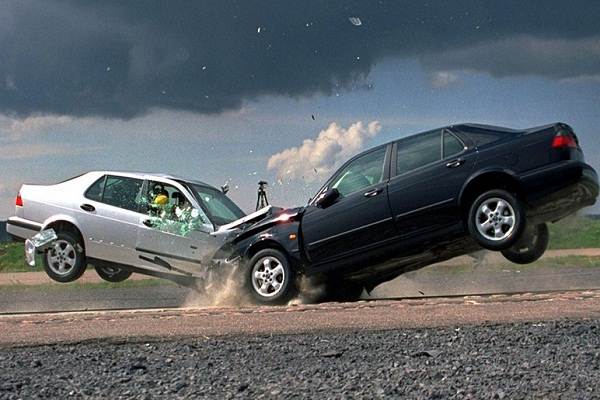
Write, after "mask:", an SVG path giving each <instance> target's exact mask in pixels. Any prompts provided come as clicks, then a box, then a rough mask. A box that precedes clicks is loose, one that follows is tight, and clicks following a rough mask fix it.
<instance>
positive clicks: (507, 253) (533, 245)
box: [502, 224, 550, 264]
mask: <svg viewBox="0 0 600 400" xmlns="http://www.w3.org/2000/svg"><path fill="white" fill-rule="evenodd" d="M549 239H550V235H549V233H548V226H547V225H546V224H539V225H535V226H533V227H531V228H529V227H528V228H526V229H525V231H524V232H523V235H522V236H521V238H520V239H519V240H518V241H517V243H515V244H514V245H513V246H512V247H510V248H508V249H506V250H503V251H502V255H503V256H504V257H505V258H506V259H507V260H508V261H511V262H514V263H515V264H530V263H532V262H534V261H536V260H538V259H539V258H540V257H541V256H543V255H544V253H545V252H546V249H547V248H548V241H549Z"/></svg>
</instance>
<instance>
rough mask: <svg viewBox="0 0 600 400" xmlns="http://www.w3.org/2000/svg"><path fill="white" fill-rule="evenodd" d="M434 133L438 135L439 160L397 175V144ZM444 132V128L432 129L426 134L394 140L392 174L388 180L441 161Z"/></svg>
mask: <svg viewBox="0 0 600 400" xmlns="http://www.w3.org/2000/svg"><path fill="white" fill-rule="evenodd" d="M436 131H437V132H438V134H439V135H440V158H439V159H438V160H436V161H432V162H430V163H427V164H424V165H421V166H420V167H417V168H414V169H411V170H410V171H406V172H403V173H401V174H398V164H397V163H398V144H399V143H401V142H402V141H403V140H407V139H411V138H414V137H417V136H426V135H428V134H430V133H432V132H436ZM444 131H445V129H444V128H437V129H432V130H430V131H426V132H423V133H419V134H417V135H411V136H407V137H404V138H402V139H398V140H396V141H395V142H394V143H393V149H392V160H391V164H390V168H391V169H392V171H393V173H392V174H391V178H390V179H395V178H398V177H401V176H407V175H409V174H412V173H413V172H415V171H419V170H422V169H425V168H428V167H430V166H432V165H435V164H437V163H439V162H440V161H442V160H443V158H442V157H443V155H444V153H443V148H442V147H443V141H444V135H443V133H444Z"/></svg>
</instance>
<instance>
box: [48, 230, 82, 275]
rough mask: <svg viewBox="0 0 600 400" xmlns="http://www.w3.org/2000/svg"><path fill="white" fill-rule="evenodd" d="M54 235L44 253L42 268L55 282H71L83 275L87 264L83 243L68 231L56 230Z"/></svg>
mask: <svg viewBox="0 0 600 400" xmlns="http://www.w3.org/2000/svg"><path fill="white" fill-rule="evenodd" d="M56 237H57V239H56V240H55V241H54V243H53V244H52V247H50V248H49V249H48V250H46V252H45V254H44V259H43V260H44V270H45V271H46V274H48V276H49V277H50V278H52V279H53V280H55V281H57V282H62V283H67V282H72V281H74V280H76V279H78V278H79V277H80V276H81V275H83V273H84V272H85V268H86V266H87V262H86V259H85V252H84V251H83V245H82V243H80V242H79V239H77V237H76V236H75V235H73V234H72V233H70V232H58V233H57V234H56Z"/></svg>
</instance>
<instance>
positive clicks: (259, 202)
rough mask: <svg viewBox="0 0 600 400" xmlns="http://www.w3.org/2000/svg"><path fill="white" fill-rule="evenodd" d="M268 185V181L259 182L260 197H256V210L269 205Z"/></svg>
mask: <svg viewBox="0 0 600 400" xmlns="http://www.w3.org/2000/svg"><path fill="white" fill-rule="evenodd" d="M267 185H268V183H267V182H266V181H259V182H258V198H257V199H256V211H258V210H260V209H261V208H264V207H266V206H268V205H269V200H268V199H267V190H266V189H267Z"/></svg>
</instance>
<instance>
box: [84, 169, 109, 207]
mask: <svg viewBox="0 0 600 400" xmlns="http://www.w3.org/2000/svg"><path fill="white" fill-rule="evenodd" d="M105 179H106V175H104V176H103V177H102V178H100V179H98V180H97V181H96V182H94V183H93V184H92V186H90V187H89V188H88V190H86V191H85V194H84V196H85V197H86V198H88V199H90V200H94V201H102V191H103V190H104V180H105Z"/></svg>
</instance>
